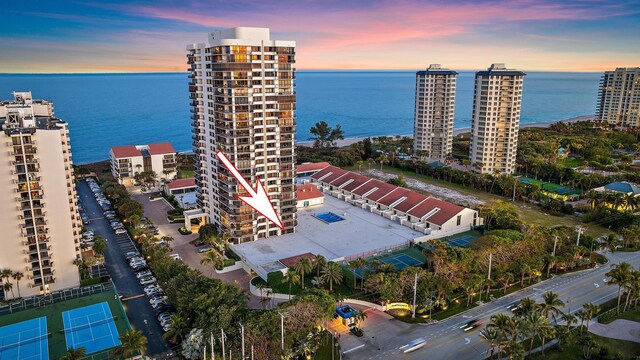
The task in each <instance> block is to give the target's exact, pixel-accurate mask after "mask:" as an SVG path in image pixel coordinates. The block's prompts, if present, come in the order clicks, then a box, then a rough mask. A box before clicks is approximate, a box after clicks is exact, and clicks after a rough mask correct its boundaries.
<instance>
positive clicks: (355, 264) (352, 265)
mask: <svg viewBox="0 0 640 360" xmlns="http://www.w3.org/2000/svg"><path fill="white" fill-rule="evenodd" d="M358 260H360V259H354V260H351V261H349V269H351V270H352V271H353V289H354V290H355V289H356V286H357V285H356V277H357V276H356V269H358V268H359V267H360V264H359V262H358Z"/></svg>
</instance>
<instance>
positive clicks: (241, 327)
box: [240, 324, 245, 360]
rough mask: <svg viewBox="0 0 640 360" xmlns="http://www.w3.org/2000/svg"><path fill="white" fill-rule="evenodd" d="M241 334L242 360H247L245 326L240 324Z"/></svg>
mask: <svg viewBox="0 0 640 360" xmlns="http://www.w3.org/2000/svg"><path fill="white" fill-rule="evenodd" d="M240 333H241V334H242V360H245V358H244V325H242V324H240Z"/></svg>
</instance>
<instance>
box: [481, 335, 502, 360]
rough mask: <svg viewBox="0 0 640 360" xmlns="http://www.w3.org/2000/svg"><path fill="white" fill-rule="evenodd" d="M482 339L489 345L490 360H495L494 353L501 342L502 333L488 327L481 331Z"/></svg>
mask: <svg viewBox="0 0 640 360" xmlns="http://www.w3.org/2000/svg"><path fill="white" fill-rule="evenodd" d="M480 337H481V338H482V339H484V341H486V342H488V343H489V351H490V355H489V359H491V360H493V353H494V351H495V349H496V347H497V346H498V343H499V341H500V333H498V330H496V329H495V328H492V327H486V328H484V329H482V330H480Z"/></svg>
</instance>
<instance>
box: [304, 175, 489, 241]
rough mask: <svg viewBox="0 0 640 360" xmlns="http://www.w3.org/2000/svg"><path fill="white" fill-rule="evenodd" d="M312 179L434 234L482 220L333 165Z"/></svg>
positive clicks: (462, 209)
mask: <svg viewBox="0 0 640 360" xmlns="http://www.w3.org/2000/svg"><path fill="white" fill-rule="evenodd" d="M311 179H312V180H313V181H315V182H316V183H317V184H318V185H319V186H320V187H321V189H322V190H323V191H324V192H327V193H330V194H331V195H333V196H336V197H338V198H342V199H344V200H345V201H347V202H349V203H351V204H353V205H356V206H361V207H363V208H367V209H369V211H371V212H375V213H378V214H380V215H383V216H384V217H386V218H389V219H390V220H395V221H399V222H401V223H402V224H404V225H406V226H408V227H411V228H413V229H415V230H418V231H423V232H424V233H425V234H431V235H434V237H441V236H446V235H452V234H455V233H460V232H464V231H468V230H470V229H472V228H473V227H475V226H479V225H481V224H482V219H481V218H480V217H478V212H477V211H476V210H473V209H469V208H465V207H462V206H458V205H455V204H452V203H450V202H447V201H444V200H440V199H437V198H433V197H430V196H427V195H423V194H420V193H418V192H415V191H412V190H409V189H405V188H402V187H398V186H395V185H391V184H389V183H386V182H382V181H380V180H376V179H371V178H368V177H366V176H363V175H360V174H356V173H353V172H350V171H346V170H343V169H340V168H338V167H335V166H331V165H329V166H327V167H325V168H323V169H322V170H320V171H318V172H316V173H315V174H313V175H312V176H311Z"/></svg>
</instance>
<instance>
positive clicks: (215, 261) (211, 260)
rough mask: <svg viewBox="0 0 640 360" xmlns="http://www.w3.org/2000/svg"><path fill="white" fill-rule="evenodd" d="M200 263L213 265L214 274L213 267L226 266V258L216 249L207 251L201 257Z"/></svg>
mask: <svg viewBox="0 0 640 360" xmlns="http://www.w3.org/2000/svg"><path fill="white" fill-rule="evenodd" d="M200 264H202V265H211V275H212V276H213V269H215V268H220V267H222V266H224V259H223V258H222V256H221V255H220V254H219V253H218V252H217V251H216V250H211V251H208V252H206V253H205V254H204V257H203V258H202V259H200Z"/></svg>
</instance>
